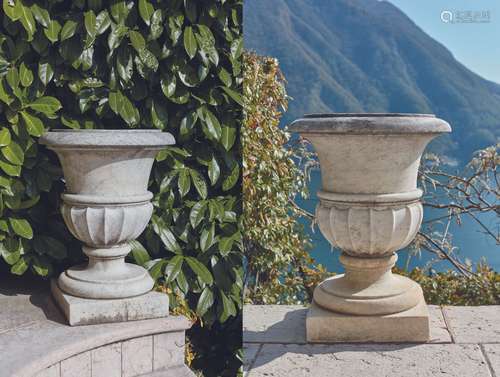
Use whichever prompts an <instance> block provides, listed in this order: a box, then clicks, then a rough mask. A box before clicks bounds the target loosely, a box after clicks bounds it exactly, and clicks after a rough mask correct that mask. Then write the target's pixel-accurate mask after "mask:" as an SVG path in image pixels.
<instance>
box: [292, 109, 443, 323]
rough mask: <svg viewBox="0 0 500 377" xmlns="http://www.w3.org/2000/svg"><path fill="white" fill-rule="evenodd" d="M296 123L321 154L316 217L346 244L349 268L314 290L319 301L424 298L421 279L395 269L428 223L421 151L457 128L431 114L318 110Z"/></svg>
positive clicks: (411, 303) (381, 305)
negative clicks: (421, 180)
mask: <svg viewBox="0 0 500 377" xmlns="http://www.w3.org/2000/svg"><path fill="white" fill-rule="evenodd" d="M290 130H292V131H295V132H298V133H299V134H300V135H301V136H302V137H304V138H306V139H307V140H309V141H310V142H311V143H312V145H313V147H314V149H315V151H316V152H317V154H318V158H319V162H320V169H321V177H322V188H321V190H320V191H319V192H318V198H319V204H318V206H317V208H316V218H317V222H318V224H319V228H320V230H321V232H322V233H323V235H324V236H325V238H326V239H327V240H328V241H329V242H330V243H331V244H332V245H333V246H335V247H338V248H340V249H341V250H342V254H341V256H340V261H341V263H342V264H343V265H344V267H345V270H346V272H345V274H342V275H337V276H334V277H333V278H330V279H327V280H326V281H324V282H323V283H321V284H320V285H319V286H318V287H317V288H316V289H315V291H314V302H315V304H317V305H319V306H320V307H322V308H323V309H326V310H331V311H333V312H337V313H343V314H348V315H360V316H373V315H390V314H394V313H399V312H403V311H406V310H409V309H411V308H412V307H415V306H416V305H418V304H419V302H422V301H423V295H422V290H421V288H420V286H419V285H418V284H416V283H415V282H413V281H412V280H410V279H407V278H405V277H402V276H399V275H395V274H392V272H391V268H392V267H393V266H394V264H395V262H396V260H397V256H396V251H398V250H400V249H402V248H404V247H405V246H407V245H408V244H410V243H411V241H412V240H413V239H414V238H415V236H416V234H417V232H418V229H419V227H420V225H421V222H422V217H423V208H422V205H421V203H420V198H421V196H422V191H421V190H420V189H418V188H417V174H418V167H419V164H420V159H421V156H422V153H423V152H424V149H425V147H426V145H427V144H428V143H429V142H430V141H431V140H432V139H433V138H434V137H436V136H438V135H439V134H442V133H446V132H450V131H451V128H450V126H449V125H448V123H446V122H445V121H443V120H441V119H438V118H436V117H435V116H434V115H427V114H316V115H309V116H305V117H304V118H302V119H298V120H296V121H295V122H294V123H293V124H292V125H291V126H290Z"/></svg>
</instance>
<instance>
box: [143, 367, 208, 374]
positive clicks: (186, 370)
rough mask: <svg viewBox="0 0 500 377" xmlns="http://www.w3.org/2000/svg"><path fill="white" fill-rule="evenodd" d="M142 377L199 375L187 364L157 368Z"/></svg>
mask: <svg viewBox="0 0 500 377" xmlns="http://www.w3.org/2000/svg"><path fill="white" fill-rule="evenodd" d="M140 377H198V376H196V375H195V374H194V373H193V372H192V371H191V370H189V368H188V367H186V366H185V365H180V366H176V367H173V368H172V367H171V368H168V369H164V370H157V371H154V372H152V373H147V374H143V375H141V376H140Z"/></svg>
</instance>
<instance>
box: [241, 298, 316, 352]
mask: <svg viewBox="0 0 500 377" xmlns="http://www.w3.org/2000/svg"><path fill="white" fill-rule="evenodd" d="M306 314H307V308H304V307H302V306H299V305H245V306H244V307H243V341H244V342H247V343H306V331H305V320H306Z"/></svg>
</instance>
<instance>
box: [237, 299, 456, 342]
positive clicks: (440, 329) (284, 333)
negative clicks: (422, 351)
mask: <svg viewBox="0 0 500 377" xmlns="http://www.w3.org/2000/svg"><path fill="white" fill-rule="evenodd" d="M428 310H429V319H430V342H431V343H449V342H451V337H450V333H449V332H448V330H447V328H446V323H445V322H444V319H443V314H442V313H441V308H440V307H439V306H436V305H428ZM306 314H307V308H304V307H303V306H301V305H245V306H244V307H243V341H244V342H245V343H296V344H304V343H306V338H305V335H306V334H305V326H306Z"/></svg>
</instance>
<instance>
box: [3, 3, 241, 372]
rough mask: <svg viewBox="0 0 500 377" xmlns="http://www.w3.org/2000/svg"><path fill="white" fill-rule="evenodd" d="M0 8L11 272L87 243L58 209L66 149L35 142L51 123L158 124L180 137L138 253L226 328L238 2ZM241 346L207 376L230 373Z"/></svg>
mask: <svg viewBox="0 0 500 377" xmlns="http://www.w3.org/2000/svg"><path fill="white" fill-rule="evenodd" d="M0 21H1V26H0V125H1V128H0V148H1V149H0V151H1V156H0V191H1V196H0V215H1V217H0V238H1V242H2V243H1V247H0V251H1V254H2V257H3V259H4V261H5V262H6V263H8V264H9V265H11V272H12V273H14V274H23V273H25V272H26V271H28V270H29V271H32V272H34V273H35V274H38V275H42V276H53V275H54V274H55V273H56V272H58V271H59V270H60V269H61V267H63V266H65V265H68V264H74V262H75V260H77V259H79V258H81V255H82V254H81V251H80V246H79V243H78V242H75V240H74V239H73V238H72V237H71V236H70V235H69V234H68V232H67V231H66V228H65V226H64V224H63V222H62V219H61V216H60V214H59V210H58V206H59V194H60V192H61V191H62V189H63V184H62V181H61V171H60V168H59V164H58V160H57V158H56V157H55V155H53V154H52V153H50V152H48V151H47V150H45V149H44V148H42V147H40V146H39V145H37V138H38V137H39V136H40V135H41V134H42V133H43V132H44V131H45V130H47V129H51V128H61V127H68V128H74V129H80V128H158V129H162V130H165V131H168V132H170V133H172V134H173V135H174V136H175V138H176V140H177V146H176V147H175V148H170V149H168V150H165V151H162V152H161V153H160V154H159V156H158V158H157V163H155V166H154V168H153V174H152V179H151V182H150V190H151V191H152V192H153V193H154V194H155V196H154V199H153V204H154V207H155V210H154V215H153V219H152V222H151V224H150V225H149V226H148V228H147V230H146V232H145V233H144V234H143V236H142V237H141V238H140V240H139V242H140V243H135V244H134V250H133V257H134V259H135V261H136V262H137V263H140V264H142V265H144V266H146V267H147V268H149V270H150V272H151V274H152V275H153V276H154V277H155V278H156V279H157V281H158V282H159V284H160V285H162V286H163V289H164V290H165V291H167V292H168V293H169V294H170V297H171V302H172V304H173V306H174V307H178V308H180V307H185V308H186V310H189V311H191V312H192V313H191V314H192V315H193V316H194V317H195V318H199V319H200V322H199V323H202V324H203V325H204V327H203V329H206V330H203V329H202V330H199V331H209V330H210V329H209V328H210V326H212V325H214V326H215V325H216V326H217V328H218V329H219V331H221V332H223V331H224V326H225V324H224V323H226V324H227V327H228V328H229V329H231V328H232V327H231V326H232V324H231V323H228V322H231V321H236V322H237V321H238V318H236V317H237V316H238V315H239V312H240V308H241V290H242V287H243V283H242V280H243V276H242V263H241V251H240V243H241V242H240V237H241V234H240V232H239V228H238V217H239V213H240V207H241V202H240V193H241V188H240V179H239V177H240V166H239V165H240V159H241V158H240V146H239V143H238V125H239V120H240V113H241V111H240V108H241V106H240V105H241V103H242V101H241V96H240V94H239V93H240V87H241V81H242V78H241V75H242V65H241V55H242V37H241V1H239V0H210V1H203V2H200V1H194V0H172V1H168V2H167V1H159V0H158V1H156V0H151V1H150V0H139V1H110V2H108V1H101V0H89V1H84V0H77V1H61V0H45V1H37V2H32V1H27V0H26V1H20V0H3V12H2V14H1V16H0ZM229 318H231V319H230V320H229V321H228V319H229ZM199 331H198V333H197V334H196V337H195V338H200V332H199ZM228 336H229V335H228ZM231 336H239V335H237V334H234V333H233V334H232V335H231ZM194 343H195V342H194ZM232 345H233V346H235V347H236V349H237V348H238V347H237V346H236V345H234V344H232ZM193 347H194V349H195V352H196V351H197V350H196V347H197V345H196V344H193ZM199 354H200V355H203V350H200V352H199ZM235 354H236V351H235V350H234V349H233V350H232V352H226V353H225V354H224V355H222V356H221V357H220V358H219V359H218V360H217V361H216V362H214V361H213V360H214V359H212V362H211V365H210V368H208V367H207V368H206V375H207V376H210V375H221V374H222V373H223V370H224V369H227V366H228V365H231V367H232V368H233V370H232V371H227V370H226V372H225V373H229V374H228V375H230V374H231V373H233V375H234V374H235V373H236V372H235V368H236V369H237V366H238V363H239V361H238V359H236V358H235V357H236V355H235ZM228 357H229V358H232V359H231V360H228V359H227V358H228ZM199 364H200V367H201V368H205V367H206V365H205V366H203V365H201V364H202V363H199Z"/></svg>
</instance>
